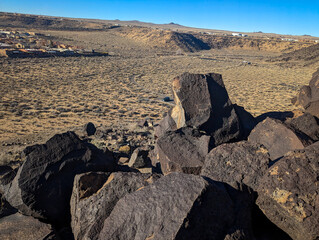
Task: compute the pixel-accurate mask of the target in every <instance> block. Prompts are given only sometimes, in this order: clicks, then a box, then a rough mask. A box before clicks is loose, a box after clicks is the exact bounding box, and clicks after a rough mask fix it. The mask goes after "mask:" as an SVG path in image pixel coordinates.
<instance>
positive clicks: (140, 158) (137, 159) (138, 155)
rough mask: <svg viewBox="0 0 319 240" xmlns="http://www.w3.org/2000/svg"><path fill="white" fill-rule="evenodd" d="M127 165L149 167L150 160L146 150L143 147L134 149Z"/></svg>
mask: <svg viewBox="0 0 319 240" xmlns="http://www.w3.org/2000/svg"><path fill="white" fill-rule="evenodd" d="M128 166H129V167H131V168H143V167H150V166H151V161H150V159H149V158H148V151H145V150H143V149H139V148H137V149H135V150H134V151H133V153H132V155H131V158H130V161H129V163H128Z"/></svg>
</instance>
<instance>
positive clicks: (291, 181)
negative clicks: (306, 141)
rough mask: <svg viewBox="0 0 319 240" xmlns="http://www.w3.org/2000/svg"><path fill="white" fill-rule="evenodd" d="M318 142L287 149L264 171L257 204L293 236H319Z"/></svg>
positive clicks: (302, 238)
mask: <svg viewBox="0 0 319 240" xmlns="http://www.w3.org/2000/svg"><path fill="white" fill-rule="evenodd" d="M318 159H319V142H316V143H314V144H313V145H311V146H308V147H307V148H305V149H303V150H296V151H293V152H289V153H288V154H286V155H285V156H284V157H283V158H282V159H280V160H279V161H278V162H276V163H275V164H274V165H273V166H272V167H271V168H270V169H269V170H268V171H267V173H266V174H265V176H264V177H263V179H262V184H260V185H259V188H258V199H257V205H258V206H259V207H260V209H261V210H262V211H263V212H264V214H265V215H266V216H267V217H268V218H269V219H270V220H271V221H272V222H273V223H275V224H276V225H277V226H279V227H280V228H281V229H282V230H284V231H285V232H286V233H288V234H289V235H290V236H291V237H292V238H293V239H296V240H308V239H309V240H310V239H318V238H319V211H318V208H319V192H318V186H319V163H318Z"/></svg>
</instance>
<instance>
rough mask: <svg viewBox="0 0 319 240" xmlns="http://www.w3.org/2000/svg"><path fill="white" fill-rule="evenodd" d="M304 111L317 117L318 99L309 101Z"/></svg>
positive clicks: (318, 115)
mask: <svg viewBox="0 0 319 240" xmlns="http://www.w3.org/2000/svg"><path fill="white" fill-rule="evenodd" d="M306 112H308V113H310V114H312V115H314V116H316V117H317V118H319V101H315V102H311V103H310V104H309V106H308V107H307V108H306Z"/></svg>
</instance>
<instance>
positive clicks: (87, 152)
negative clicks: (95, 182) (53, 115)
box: [4, 132, 115, 228]
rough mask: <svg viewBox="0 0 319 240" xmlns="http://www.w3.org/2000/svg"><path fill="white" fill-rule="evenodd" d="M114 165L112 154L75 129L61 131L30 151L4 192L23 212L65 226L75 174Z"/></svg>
mask: <svg viewBox="0 0 319 240" xmlns="http://www.w3.org/2000/svg"><path fill="white" fill-rule="evenodd" d="M114 168H115V163H114V160H113V159H112V158H110V157H109V155H108V154H106V153H105V152H103V151H102V150H99V149H97V148H96V147H95V146H93V145H91V144H89V143H86V142H84V141H81V140H80V139H79V138H78V136H77V135H76V134H75V133H73V132H66V133H63V134H57V135H55V136H53V137H52V138H51V139H49V140H48V141H47V142H46V143H45V144H43V145H36V146H35V147H34V148H33V150H32V151H30V153H28V154H27V156H26V159H25V161H24V162H23V164H22V166H21V167H20V168H19V170H18V172H17V174H16V176H15V178H14V179H13V181H12V182H11V183H10V186H9V187H8V188H7V190H6V192H5V193H4V196H5V198H6V199H7V201H8V202H9V203H10V204H11V205H12V206H13V207H15V208H17V209H18V210H19V211H20V212H21V213H23V214H25V215H31V216H33V217H35V218H39V219H41V220H43V221H46V222H49V223H51V224H53V225H54V226H56V227H57V228H59V227H64V226H65V225H67V224H69V222H70V204H69V203H70V197H71V193H72V186H73V179H74V177H75V175H76V174H80V173H83V172H88V171H112V170H113V169H114Z"/></svg>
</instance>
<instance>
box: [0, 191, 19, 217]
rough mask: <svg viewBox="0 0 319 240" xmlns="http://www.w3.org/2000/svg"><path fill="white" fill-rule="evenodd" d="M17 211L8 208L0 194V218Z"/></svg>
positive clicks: (10, 207)
mask: <svg viewBox="0 0 319 240" xmlns="http://www.w3.org/2000/svg"><path fill="white" fill-rule="evenodd" d="M16 212H17V210H16V209H15V208H13V207H12V206H10V204H9V203H8V202H7V201H6V200H5V199H4V197H3V196H2V194H1V193H0V218H3V217H5V216H8V215H11V214H14V213H16Z"/></svg>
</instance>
